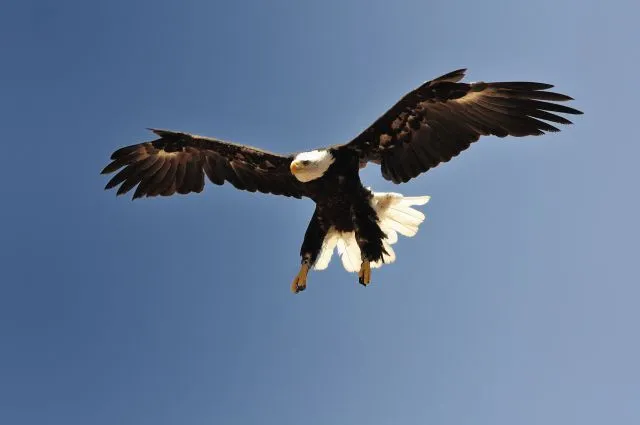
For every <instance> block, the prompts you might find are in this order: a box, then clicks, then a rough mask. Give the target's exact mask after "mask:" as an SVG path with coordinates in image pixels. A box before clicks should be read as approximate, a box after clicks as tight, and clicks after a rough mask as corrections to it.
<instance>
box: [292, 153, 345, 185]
mask: <svg viewBox="0 0 640 425" xmlns="http://www.w3.org/2000/svg"><path fill="white" fill-rule="evenodd" d="M334 161H335V158H334V157H333V155H332V154H331V152H329V151H327V150H315V151H311V152H302V153H299V154H297V155H296V156H295V157H294V158H293V161H291V165H290V167H289V168H290V169H291V174H293V175H294V176H295V177H296V179H298V180H299V181H301V182H303V183H307V182H310V181H311V180H315V179H319V178H320V177H322V176H323V175H324V173H326V172H327V170H328V169H329V167H330V166H331V164H333V162H334Z"/></svg>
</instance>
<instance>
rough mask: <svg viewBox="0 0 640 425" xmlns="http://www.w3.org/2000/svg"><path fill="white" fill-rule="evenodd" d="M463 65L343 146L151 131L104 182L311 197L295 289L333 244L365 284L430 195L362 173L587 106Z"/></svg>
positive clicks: (436, 156)
mask: <svg viewBox="0 0 640 425" xmlns="http://www.w3.org/2000/svg"><path fill="white" fill-rule="evenodd" d="M465 71H466V70H465V69H459V70H456V71H453V72H450V73H448V74H445V75H443V76H441V77H438V78H436V79H433V80H431V81H427V82H425V83H424V84H422V85H421V86H419V87H418V88H416V89H414V90H413V91H411V92H409V93H407V94H406V95H405V96H404V97H402V98H401V99H400V100H399V101H398V102H397V103H396V104H395V105H393V106H392V107H391V109H389V110H388V111H387V112H385V113H384V114H383V115H382V116H381V117H379V118H378V119H377V120H376V121H375V122H374V123H373V124H372V125H371V126H370V127H369V128H367V129H365V130H364V131H363V132H362V133H360V134H359V135H358V136H356V137H355V138H354V139H353V140H351V141H350V142H348V143H345V144H339V145H333V146H329V147H324V148H319V149H315V150H312V151H309V152H301V153H296V154H291V155H280V154H277V153H272V152H268V151H265V150H262V149H258V148H254V147H250V146H245V145H241V144H235V143H231V142H226V141H222V140H219V139H215V138H209V137H202V136H197V135H193V134H188V133H183V132H176V131H168V130H157V129H150V130H151V131H153V133H155V134H156V135H157V136H158V138H157V139H155V140H153V141H149V142H145V143H139V144H135V145H131V146H126V147H123V148H121V149H118V150H116V151H115V152H114V153H113V154H112V155H111V159H112V162H111V163H110V164H109V165H107V166H106V167H105V168H104V169H103V170H102V174H109V173H113V172H115V171H118V170H120V171H119V172H118V173H117V174H116V175H115V176H114V177H113V178H112V179H111V180H110V181H109V182H108V183H107V185H106V187H105V189H111V188H114V187H116V186H118V185H119V188H118V190H117V194H118V195H121V194H124V193H127V192H129V191H130V190H132V189H133V188H136V190H135V192H134V194H133V199H136V198H141V197H145V196H158V195H160V196H170V195H173V194H174V193H180V194H187V193H191V192H197V193H199V192H201V191H202V190H203V188H204V184H205V175H206V176H207V177H208V179H209V180H210V181H211V182H212V183H214V184H217V185H222V184H224V183H225V182H229V183H231V184H232V185H233V186H234V187H236V188H237V189H241V190H247V191H249V192H255V191H259V192H263V193H272V194H275V195H284V196H289V197H294V198H303V197H307V198H310V199H312V200H313V201H314V202H315V204H316V208H315V211H314V213H313V216H312V217H311V221H310V222H309V225H308V227H307V230H306V233H305V235H304V240H303V242H302V247H301V249H300V256H301V258H302V261H301V267H300V271H299V272H298V274H297V275H296V276H295V278H294V280H293V283H292V285H291V289H292V291H293V292H294V293H298V292H300V291H302V290H304V289H305V288H306V285H307V274H308V272H309V270H310V268H312V267H313V268H315V269H317V270H322V269H325V268H326V267H327V265H328V264H329V261H330V260H331V257H332V255H333V253H334V251H335V250H337V251H338V254H339V255H340V257H341V260H342V263H343V266H344V268H345V269H346V270H347V271H348V272H354V273H358V281H359V283H360V284H362V285H364V286H366V285H368V284H369V283H370V281H371V268H375V267H380V266H382V265H383V264H385V263H392V262H393V261H394V260H395V252H394V250H393V248H392V245H393V244H394V243H396V242H397V240H398V233H400V234H402V235H404V236H408V237H412V236H414V235H415V234H416V232H417V231H418V226H419V225H420V224H421V223H422V221H423V220H424V218H425V216H424V214H423V213H422V212H420V211H418V210H416V209H415V208H414V207H415V206H418V205H424V204H425V203H427V201H429V197H428V196H417V197H406V196H403V195H401V194H398V193H377V192H372V191H371V190H370V189H369V188H366V187H364V186H363V185H362V183H361V181H360V176H359V171H360V169H361V168H362V167H364V166H365V165H366V164H367V163H370V162H371V163H375V164H378V165H380V169H381V172H382V176H383V177H384V178H385V179H387V180H390V181H392V182H394V183H406V182H408V181H409V180H411V179H412V178H414V177H417V176H418V175H419V174H422V173H424V172H425V171H427V170H429V169H431V168H433V167H435V166H437V165H438V164H440V163H442V162H447V161H449V160H450V159H451V158H453V157H454V156H456V155H458V154H459V153H460V152H462V151H463V150H465V149H467V148H468V147H469V146H470V144H471V143H473V142H475V141H477V140H478V139H479V138H480V136H488V135H494V136H497V137H505V136H515V137H522V136H537V135H542V134H544V133H545V132H556V131H559V130H558V128H556V127H554V126H553V125H551V124H549V123H548V122H552V123H559V124H571V121H569V120H567V119H566V118H564V117H562V116H560V115H557V113H563V114H582V112H581V111H578V110H577V109H573V108H570V107H568V106H564V105H560V104H558V103H555V102H563V101H568V100H572V98H571V97H569V96H566V95H564V94H559V93H554V92H551V91H548V89H550V88H552V87H553V86H552V85H550V84H543V83H534V82H493V83H485V82H475V83H464V82H460V81H461V80H462V79H463V77H464V73H465Z"/></svg>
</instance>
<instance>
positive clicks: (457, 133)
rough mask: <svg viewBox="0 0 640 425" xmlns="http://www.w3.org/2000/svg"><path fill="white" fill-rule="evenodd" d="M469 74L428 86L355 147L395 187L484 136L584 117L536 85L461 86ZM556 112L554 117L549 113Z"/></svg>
mask: <svg viewBox="0 0 640 425" xmlns="http://www.w3.org/2000/svg"><path fill="white" fill-rule="evenodd" d="M465 71H466V70H465V69H459V70H457V71H453V72H450V73H449V74H446V75H443V76H441V77H439V78H436V79H435V80H432V81H428V82H426V83H424V84H423V85H421V86H420V87H418V88H417V89H415V90H413V91H412V92H410V93H408V94H407V95H405V96H404V97H403V98H402V99H400V101H399V102H398V103H396V104H395V105H394V106H393V107H392V108H391V109H389V110H388V111H387V112H386V113H385V114H384V115H382V116H381V117H380V118H378V120H377V121H376V122H375V123H373V125H371V126H370V127H369V128H367V129H366V130H365V131H363V132H362V133H361V134H360V135H359V136H357V137H356V138H355V139H353V140H352V141H351V142H349V143H347V144H345V145H342V146H340V147H339V148H338V149H351V150H356V151H358V153H359V154H360V157H361V162H369V161H371V162H375V163H378V164H380V165H381V168H382V175H383V176H384V178H386V179H387V180H391V181H393V182H394V183H403V182H407V181H409V180H410V179H412V178H414V177H416V176H418V175H419V174H421V173H423V172H425V171H427V170H429V169H430V168H433V167H435V166H436V165H438V164H440V163H441V162H447V161H449V160H450V159H451V158H453V157H454V156H456V155H458V154H459V153H460V152H462V151H463V150H465V149H467V148H468V147H469V145H470V144H471V143H473V142H475V141H476V140H478V139H479V138H480V136H487V135H494V136H498V137H505V136H516V137H521V136H531V135H541V134H544V133H545V132H549V131H559V129H558V128H556V127H554V126H552V125H551V124H549V123H547V122H546V121H550V122H553V123H560V124H571V121H569V120H567V119H566V118H563V117H561V116H559V115H556V114H555V113H552V112H556V113H558V112H559V113H565V114H582V112H580V111H578V110H577V109H573V108H569V107H567V106H563V105H559V104H557V103H553V102H562V101H567V100H572V98H570V97H569V96H565V95H563V94H558V93H554V92H550V91H546V90H547V89H550V88H552V87H553V86H552V85H550V84H542V83H531V82H501V83H484V82H478V83H469V84H467V83H459V82H458V81H460V80H461V79H462V78H463V77H464V72H465ZM549 111H551V112H549Z"/></svg>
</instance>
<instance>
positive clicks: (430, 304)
mask: <svg viewBox="0 0 640 425" xmlns="http://www.w3.org/2000/svg"><path fill="white" fill-rule="evenodd" d="M2 9H3V13H2V14H1V15H0V36H1V37H0V46H1V47H2V57H3V66H2V67H0V77H1V78H0V92H1V95H0V114H1V115H0V116H2V131H3V137H2V146H3V147H4V148H5V149H4V151H3V154H2V155H1V156H0V164H1V165H2V166H1V167H0V175H1V177H2V181H3V182H4V184H3V185H2V187H1V189H0V191H1V194H2V207H1V208H0V226H1V228H0V230H1V232H0V234H1V235H2V241H3V243H2V244H0V265H1V269H2V277H1V283H0V338H1V339H0V424H7V425H115V424H118V425H147V424H148V425H164V424H167V425H169V424H184V425H192V424H193V425H196V424H225V425H233V424H277V425H283V424H305V425H316V424H318V425H326V424H331V425H341V424H368V425H383V424H446V425H458V424H460V425H465V424H473V425H484V424H487V425H500V424H505V425H513V424H518V425H533V424H546V425H548V424H581V425H591V424H593V425H596V424H597V425H601V424H606V423H610V424H616V425H625V424H637V423H640V365H639V363H638V359H639V358H640V340H639V338H638V323H639V321H640V313H639V312H638V307H637V304H638V299H639V298H640V285H639V283H640V282H639V279H638V277H637V275H638V273H637V263H638V252H639V248H638V240H639V239H640V230H639V229H640V226H639V225H638V216H639V213H640V201H639V200H638V197H637V192H638V191H637V182H638V181H639V177H640V176H639V175H638V174H639V173H638V171H637V170H638V166H637V161H638V159H637V158H638V156H640V143H638V141H637V140H636V139H637V131H636V129H635V128H634V127H633V126H632V125H631V124H633V123H634V122H636V120H637V112H636V110H637V104H636V103H637V102H636V100H637V93H638V88H637V83H635V82H634V81H635V79H636V78H635V77H636V75H635V74H636V73H637V70H638V68H639V67H640V53H639V49H638V48H637V40H638V33H637V29H636V20H637V19H636V17H637V16H638V15H639V14H640V6H638V4H637V2H631V1H619V2H613V3H609V4H607V5H605V4H604V3H602V2H595V1H577V0H554V1H551V0H542V1H538V2H511V1H497V0H488V1H487V2H475V3H474V2H452V1H448V2H424V1H417V0H416V1H394V2H393V3H392V2H382V1H363V0H354V1H322V2H320V1H314V2H299V1H281V0H276V1H270V2H259V1H236V2H216V1H202V0H201V1H181V2H178V1H157V2H152V1H150V0H143V1H119V0H116V1H111V2H87V1H76V0H72V1H66V2H55V3H54V2H45V1H42V0H40V1H20V2H18V1H14V2H9V4H8V5H5V6H3V8H2ZM460 67H468V68H469V71H468V80H470V81H476V80H485V81H490V80H494V81H499V80H533V81H542V82H549V83H552V84H555V85H556V89H557V91H559V92H562V93H566V94H569V95H571V96H573V97H575V98H576V101H575V102H572V103H571V106H574V107H576V108H578V109H581V110H583V111H584V112H585V115H583V116H580V117H575V120H574V121H575V123H576V124H575V125H574V126H571V127H563V132H562V133H559V134H551V135H546V136H543V137H538V138H533V137H530V138H526V139H504V140H499V139H496V138H485V139H482V140H481V141H480V142H479V143H477V144H475V145H474V146H472V147H471V148H470V149H469V150H467V151H466V152H464V153H463V154H462V155H460V156H459V157H458V158H456V159H455V160H453V161H451V162H450V163H447V164H443V165H441V166H438V167H437V168H436V169H433V170H431V171H429V172H428V173H426V174H425V175H422V176H421V177H420V178H418V179H415V180H413V181H411V182H410V183H408V184H405V185H402V186H394V185H393V184H391V183H390V182H387V181H384V180H383V179H382V177H381V176H380V173H379V168H377V167H375V166H373V167H368V168H367V169H366V170H364V172H363V173H362V174H363V179H364V182H365V184H367V185H370V186H372V187H373V188H374V189H375V190H377V191H385V190H393V191H398V192H401V193H403V194H407V195H431V196H432V199H431V202H429V204H427V205H426V206H425V207H422V208H421V209H422V211H424V212H425V213H426V215H427V220H426V222H425V223H424V224H423V225H422V226H421V228H420V231H419V233H418V235H417V236H416V237H415V238H411V239H407V238H401V240H400V241H399V243H398V244H397V245H395V250H396V253H397V254H398V257H399V259H398V261H397V262H396V263H395V264H393V265H390V266H385V267H383V268H382V269H380V270H374V271H373V276H372V284H371V286H370V287H368V288H366V289H365V288H363V287H361V286H360V285H358V284H357V276H356V275H353V274H347V273H346V272H345V271H344V270H343V269H342V267H341V266H340V265H339V262H338V261H336V258H335V257H334V259H333V261H332V263H331V265H330V266H329V269H328V270H327V271H324V272H316V273H311V274H310V276H309V282H308V285H309V286H308V288H307V290H306V291H305V292H303V293H301V294H299V295H293V294H291V293H290V291H289V286H290V283H291V280H292V279H293V277H294V276H295V274H296V273H297V269H298V265H299V257H298V251H299V247H300V244H301V242H302V238H303V235H304V231H305V228H306V225H307V223H308V221H309V219H310V217H311V214H312V211H313V204H312V202H311V201H309V200H302V201H300V200H292V199H288V198H279V197H275V196H269V195H260V194H250V193H247V192H240V191H237V190H235V189H233V188H232V187H231V186H230V185H225V186H223V187H218V186H213V185H211V184H209V185H207V187H206V188H205V190H204V192H203V193H201V194H199V195H193V194H192V195H189V196H174V197H171V198H162V199H143V200H138V201H136V202H131V201H130V196H128V197H120V198H116V197H115V194H114V192H113V191H111V192H104V191H103V190H102V189H103V187H104V185H105V184H106V182H107V180H108V179H107V178H105V177H104V176H100V175H99V172H100V170H101V169H102V167H103V166H104V165H106V164H107V162H108V158H109V155H110V154H111V152H112V151H113V150H114V149H116V148H118V147H120V146H124V145H128V144H133V143H136V142H140V141H144V140H150V139H151V135H150V134H149V133H148V132H147V131H146V130H145V128H146V127H159V128H169V129H174V130H183V131H190V132H194V133H199V134H204V135H210V136H216V137H220V138H223V139H227V140H233V141H236V142H240V143H246V144H250V145H255V146H260V147H263V148H266V149H269V150H273V151H277V152H294V151H299V150H308V149H312V148H315V147H318V146H323V145H327V144H332V143H338V142H344V141H347V140H349V139H350V138H351V137H353V136H355V135H356V134H358V133H359V132H360V131H361V130H362V129H363V128H365V127H366V126H368V125H369V124H370V123H371V122H373V120H374V119H375V118H377V117H378V116H379V115H380V114H382V113H383V112H384V111H385V110H386V109H387V108H388V107H390V106H391V105H392V104H393V103H394V102H395V101H396V100H398V99H399V97H400V96H401V95H402V94H404V93H405V92H406V91H408V90H411V89H412V88H414V87H415V86H417V85H418V84H420V83H422V82H423V81H425V80H427V79H431V78H433V77H436V76H438V75H441V74H443V73H446V72H449V71H451V70H454V69H456V68H460Z"/></svg>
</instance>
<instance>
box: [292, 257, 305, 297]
mask: <svg viewBox="0 0 640 425" xmlns="http://www.w3.org/2000/svg"><path fill="white" fill-rule="evenodd" d="M307 273H309V265H308V264H306V263H305V264H302V266H300V271H299V272H298V275H297V276H296V277H295V279H293V283H292V284H291V292H293V293H294V294H297V293H298V292H300V291H304V290H305V289H307Z"/></svg>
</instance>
